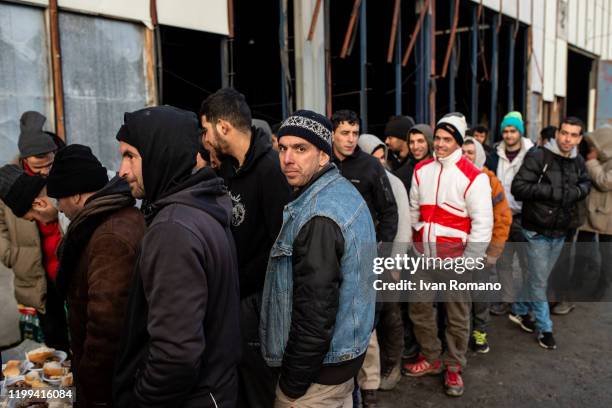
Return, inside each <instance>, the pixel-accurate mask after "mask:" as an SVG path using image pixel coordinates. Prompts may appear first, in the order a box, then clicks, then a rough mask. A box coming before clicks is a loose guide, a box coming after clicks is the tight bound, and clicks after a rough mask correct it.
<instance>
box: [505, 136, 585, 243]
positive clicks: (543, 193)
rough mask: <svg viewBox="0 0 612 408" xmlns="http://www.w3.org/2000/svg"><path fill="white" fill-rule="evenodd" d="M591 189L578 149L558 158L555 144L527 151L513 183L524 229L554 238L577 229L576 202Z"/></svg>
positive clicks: (557, 149)
mask: <svg viewBox="0 0 612 408" xmlns="http://www.w3.org/2000/svg"><path fill="white" fill-rule="evenodd" d="M590 190H591V181H590V178H589V175H588V174H587V171H586V168H585V164H584V159H583V158H582V156H580V155H578V153H577V149H574V151H573V152H572V153H571V155H570V157H565V156H563V155H561V153H560V151H559V148H558V146H557V142H556V141H555V140H554V139H553V140H550V141H549V142H548V143H547V144H546V145H545V146H544V147H538V148H537V149H534V150H531V151H529V153H527V155H526V156H525V160H524V161H523V165H522V166H521V169H520V170H519V172H518V173H517V175H516V176H515V177H514V181H513V182H512V194H513V195H514V197H515V198H516V199H517V200H519V201H522V202H523V212H522V214H523V216H522V226H523V228H525V229H527V230H530V231H535V232H537V233H540V234H542V235H546V236H549V237H553V238H559V237H563V236H565V235H566V234H567V231H569V230H571V229H576V228H578V227H579V226H580V225H581V224H582V222H581V220H580V217H579V214H578V213H579V211H578V205H577V204H578V202H579V201H581V200H584V199H585V198H586V197H587V195H588V194H589V191H590Z"/></svg>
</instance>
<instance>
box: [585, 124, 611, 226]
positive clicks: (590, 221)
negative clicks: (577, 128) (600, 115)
mask: <svg viewBox="0 0 612 408" xmlns="http://www.w3.org/2000/svg"><path fill="white" fill-rule="evenodd" d="M589 141H590V142H591V143H592V144H593V146H594V147H595V149H596V150H597V153H598V155H597V156H598V157H597V159H596V160H588V161H587V162H586V168H587V171H588V173H589V176H590V177H591V183H592V186H593V188H591V192H590V194H589V196H588V197H587V199H586V209H587V220H586V223H585V224H584V226H583V227H582V228H581V229H583V230H587V231H592V232H598V233H601V234H608V235H612V128H608V127H604V128H599V129H597V130H596V131H595V132H593V133H592V134H591V135H589Z"/></svg>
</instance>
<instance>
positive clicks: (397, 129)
mask: <svg viewBox="0 0 612 408" xmlns="http://www.w3.org/2000/svg"><path fill="white" fill-rule="evenodd" d="M413 126H414V119H412V117H410V116H394V117H392V118H391V119H389V121H388V122H387V125H386V126H385V144H386V145H387V147H388V148H389V154H388V155H387V163H389V167H390V168H391V172H392V173H393V174H394V175H396V176H397V177H398V178H399V179H400V180H401V181H402V183H404V187H406V191H408V192H410V187H408V185H409V183H410V176H409V175H408V173H410V171H411V170H409V169H410V168H411V167H414V166H413V164H412V160H411V159H412V156H411V152H410V147H409V146H408V132H409V131H410V129H411V128H412V127H413Z"/></svg>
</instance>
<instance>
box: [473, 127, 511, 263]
mask: <svg viewBox="0 0 612 408" xmlns="http://www.w3.org/2000/svg"><path fill="white" fill-rule="evenodd" d="M469 140H471V141H472V143H474V146H476V160H475V161H474V165H475V166H476V168H478V169H479V170H481V171H482V172H483V173H484V174H486V175H487V177H488V178H489V184H490V186H491V202H492V204H493V234H492V236H491V242H490V243H489V245H488V247H487V257H489V258H494V259H497V258H499V257H500V255H501V254H502V252H503V251H504V246H505V244H506V241H507V240H508V236H509V234H510V225H512V211H510V207H509V206H508V200H506V195H505V194H504V187H503V186H502V184H501V182H500V181H499V179H498V178H497V177H496V176H495V173H493V172H492V171H491V170H489V169H488V168H486V167H485V166H484V165H485V163H486V161H487V158H488V156H487V153H486V150H485V148H484V146H483V145H482V144H481V143H480V142H479V141H478V140H476V139H474V138H473V137H472V136H468V137H466V138H465V142H467V141H469Z"/></svg>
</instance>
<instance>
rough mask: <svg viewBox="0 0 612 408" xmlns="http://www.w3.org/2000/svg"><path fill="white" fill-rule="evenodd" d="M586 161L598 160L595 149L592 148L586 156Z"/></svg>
mask: <svg viewBox="0 0 612 408" xmlns="http://www.w3.org/2000/svg"><path fill="white" fill-rule="evenodd" d="M586 159H587V161H589V160H597V149H595V147H593V146H591V150H589V153H588V154H587V155H586Z"/></svg>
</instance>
